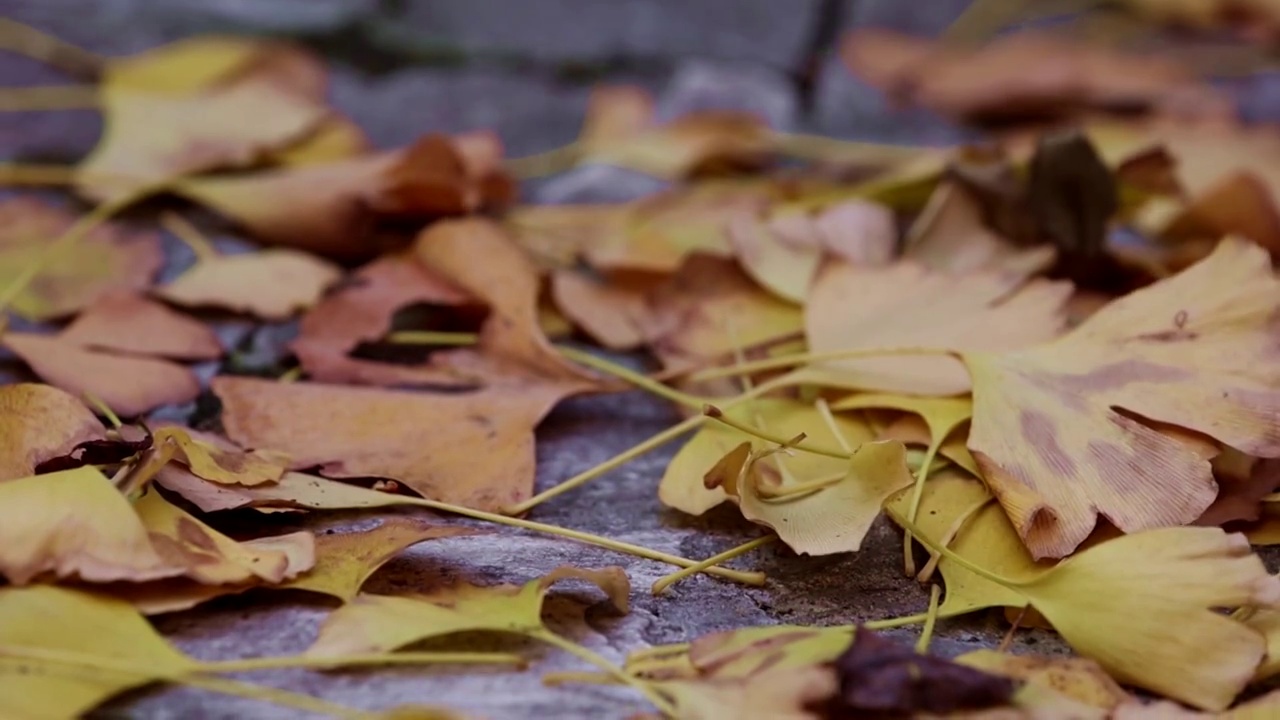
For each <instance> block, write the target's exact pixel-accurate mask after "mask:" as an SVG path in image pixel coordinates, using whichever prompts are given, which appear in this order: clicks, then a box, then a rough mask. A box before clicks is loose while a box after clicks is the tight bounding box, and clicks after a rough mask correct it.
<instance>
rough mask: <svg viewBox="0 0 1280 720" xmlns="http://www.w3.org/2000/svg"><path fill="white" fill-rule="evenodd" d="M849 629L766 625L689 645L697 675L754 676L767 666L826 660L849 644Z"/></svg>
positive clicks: (706, 638)
mask: <svg viewBox="0 0 1280 720" xmlns="http://www.w3.org/2000/svg"><path fill="white" fill-rule="evenodd" d="M851 636H852V633H851V632H850V630H849V628H847V627H845V628H839V627H836V628H820V627H801V626H798V625H766V626H761V627H747V628H739V629H737V630H724V631H721V632H716V633H711V634H709V635H703V636H702V637H699V638H697V639H696V640H694V641H693V642H692V643H690V645H689V653H688V655H689V663H690V665H691V667H693V668H694V669H695V670H696V671H697V672H698V674H699V675H700V676H702V677H712V678H751V677H758V676H759V675H760V674H761V673H763V672H765V671H767V670H769V669H770V668H783V667H787V668H795V667H804V666H806V665H820V664H825V663H830V662H832V661H834V660H835V659H836V658H837V657H839V656H840V655H841V653H843V652H844V651H845V649H846V648H848V647H849V639H850V637H851Z"/></svg>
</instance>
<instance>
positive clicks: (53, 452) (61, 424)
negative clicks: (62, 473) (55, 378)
mask: <svg viewBox="0 0 1280 720" xmlns="http://www.w3.org/2000/svg"><path fill="white" fill-rule="evenodd" d="M105 432H106V428H104V427H103V426H102V423H101V422H98V418H96V417H94V415H93V413H92V412H90V411H89V408H87V407H85V406H84V403H82V402H80V401H79V400H77V399H76V397H75V396H74V395H72V394H70V393H68V392H65V391H63V390H59V389H58V388H56V387H53V386H52V385H41V384H39V383H13V384H10V385H0V482H3V481H5V480H12V479H14V478H21V477H27V476H28V475H34V474H35V472H36V467H37V466H38V465H40V464H41V463H43V462H45V461H46V460H52V459H54V458H59V457H64V456H66V455H69V454H71V451H72V450H74V449H75V448H76V446H78V445H79V444H80V443H83V442H87V441H89V440H99V439H101V438H102V437H103V436H104V433H105Z"/></svg>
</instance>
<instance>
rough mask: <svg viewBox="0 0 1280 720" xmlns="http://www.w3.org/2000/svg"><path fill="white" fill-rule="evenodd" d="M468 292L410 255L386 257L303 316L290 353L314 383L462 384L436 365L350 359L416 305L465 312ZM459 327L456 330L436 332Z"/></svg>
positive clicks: (370, 265)
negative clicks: (456, 286) (459, 288)
mask: <svg viewBox="0 0 1280 720" xmlns="http://www.w3.org/2000/svg"><path fill="white" fill-rule="evenodd" d="M470 302H473V301H471V300H470V298H469V297H468V296H467V295H466V293H464V292H462V291H460V290H458V289H456V288H455V287H453V286H452V285H450V284H449V283H447V282H445V281H444V280H442V279H440V277H439V276H438V275H436V274H434V273H430V272H428V271H427V270H426V269H425V268H423V266H422V265H421V264H420V263H417V262H415V261H414V259H413V258H412V256H410V255H408V254H396V255H386V256H383V257H381V258H378V259H377V260H374V261H373V262H371V263H369V264H368V265H365V266H364V267H362V268H360V269H359V270H357V271H356V272H355V273H354V274H353V275H352V276H351V277H350V278H349V279H348V280H347V281H346V282H344V283H343V284H342V285H341V286H339V287H338V288H336V289H335V290H334V291H333V292H331V293H330V294H329V295H328V296H326V297H325V298H324V299H323V300H321V301H320V303H319V304H317V305H316V306H315V307H314V308H312V309H311V311H309V312H308V313H307V314H306V315H304V316H303V318H302V322H301V325H300V327H299V331H298V337H297V339H295V340H294V341H293V342H292V343H290V346H289V349H290V350H292V351H293V353H294V354H295V355H297V356H298V362H299V363H301V364H302V368H303V369H304V370H306V372H307V374H308V375H309V376H310V377H311V378H312V379H314V380H317V381H320V382H334V383H356V384H368V385H412V384H427V383H435V384H458V383H459V382H462V381H461V380H460V379H459V378H458V377H457V376H456V375H454V374H453V373H451V372H449V371H448V370H447V369H444V368H441V367H438V366H436V365H433V364H426V365H402V364H399V363H395V364H393V363H384V362H374V361H371V360H364V359H360V358H354V357H351V351H353V350H355V349H356V347H357V346H359V345H360V344H361V343H364V342H372V341H375V340H380V339H382V338H383V337H385V336H386V335H387V333H388V332H390V330H391V321H392V318H393V316H394V315H395V313H396V311H397V310H400V309H402V308H405V307H408V306H410V305H414V304H423V303H426V304H430V305H433V306H444V307H450V308H462V306H465V305H467V304H468V303H470ZM431 329H455V328H431Z"/></svg>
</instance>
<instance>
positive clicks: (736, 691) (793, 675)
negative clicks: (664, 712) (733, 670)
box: [657, 638, 847, 720]
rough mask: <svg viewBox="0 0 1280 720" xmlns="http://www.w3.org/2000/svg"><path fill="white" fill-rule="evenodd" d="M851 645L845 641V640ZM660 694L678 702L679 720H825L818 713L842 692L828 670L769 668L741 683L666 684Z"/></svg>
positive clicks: (661, 685)
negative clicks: (826, 701)
mask: <svg viewBox="0 0 1280 720" xmlns="http://www.w3.org/2000/svg"><path fill="white" fill-rule="evenodd" d="M846 644H847V638H846ZM657 685H658V688H659V689H660V690H661V692H663V693H664V694H666V695H669V696H671V698H672V699H673V700H674V701H675V705H676V708H677V709H678V711H679V717H680V718H681V720H821V718H823V717H826V715H825V714H824V713H823V712H822V711H821V710H817V709H812V708H821V706H822V704H823V701H824V700H828V699H830V698H831V697H833V696H834V695H835V693H836V690H837V688H838V685H839V683H838V681H837V679H836V673H835V671H834V670H832V669H831V668H830V667H825V666H821V665H806V666H801V667H781V668H769V669H768V670H764V671H762V672H760V673H757V674H755V675H753V676H751V677H750V678H749V679H740V678H727V679H720V678H707V679H699V680H668V681H665V682H660V683H657Z"/></svg>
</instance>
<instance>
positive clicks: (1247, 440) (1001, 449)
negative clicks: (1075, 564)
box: [964, 239, 1280, 558]
mask: <svg viewBox="0 0 1280 720" xmlns="http://www.w3.org/2000/svg"><path fill="white" fill-rule="evenodd" d="M1278 314H1280V281H1278V280H1277V279H1276V277H1275V276H1274V274H1273V273H1272V270H1271V260H1270V258H1269V257H1268V255H1267V253H1266V252H1265V251H1264V250H1262V249H1261V248H1259V247H1257V246H1256V245H1253V244H1251V243H1247V242H1245V241H1242V240H1237V239H1226V240H1223V241H1222V242H1221V243H1220V244H1219V245H1218V247H1217V249H1216V250H1215V251H1214V252H1213V254H1212V255H1210V256H1209V257H1208V258H1206V259H1204V260H1202V261H1201V262H1199V263H1197V264H1196V265H1194V266H1192V267H1191V268H1189V269H1187V270H1185V271H1184V272H1182V273H1180V274H1178V275H1176V276H1174V277H1172V278H1169V279H1166V280H1162V281H1160V282H1158V283H1156V284H1154V285H1151V286H1149V287H1147V288H1144V289H1142V290H1139V291H1137V292H1134V293H1132V294H1130V295H1127V296H1125V297H1123V298H1121V299H1119V300H1117V301H1115V302H1113V303H1111V304H1110V305H1108V306H1107V307H1105V308H1103V309H1102V310H1099V311H1098V312H1097V313H1096V314H1094V315H1093V316H1091V317H1090V318H1089V319H1088V320H1086V321H1084V323H1082V324H1081V325H1079V326H1078V327H1076V328H1075V329H1074V330H1072V331H1071V332H1070V333H1069V334H1068V335H1065V336H1063V337H1062V338H1060V339H1058V340H1056V341H1054V342H1050V343H1045V344H1043V345H1039V346H1035V347H1031V348H1026V349H1024V350H1018V351H1011V352H1000V353H997V352H976V351H975V352H967V353H965V355H964V360H965V364H966V365H967V367H968V369H969V372H970V374H971V375H972V377H973V384H974V393H973V397H974V415H973V421H972V423H971V429H970V432H969V449H970V450H971V451H972V452H973V455H974V458H975V459H977V461H978V463H979V465H980V466H981V468H982V471H983V476H984V477H985V479H986V481H987V483H988V485H989V486H990V487H991V490H992V492H993V493H994V494H995V496H996V498H997V499H998V500H999V501H1000V503H1001V504H1002V505H1003V506H1004V509H1005V511H1006V512H1007V513H1008V514H1009V517H1010V519H1011V520H1012V521H1013V524H1014V527H1016V528H1017V530H1018V534H1019V535H1020V536H1021V537H1022V539H1023V541H1024V542H1025V543H1026V545H1027V547H1028V548H1029V549H1030V550H1031V553H1032V555H1034V556H1036V557H1040V558H1044V557H1062V556H1064V555H1066V554H1068V553H1070V552H1071V551H1072V550H1074V549H1075V548H1076V547H1077V546H1078V545H1079V544H1080V543H1081V542H1082V541H1083V540H1084V539H1085V538H1086V537H1087V536H1088V535H1089V533H1090V532H1091V531H1092V530H1093V528H1094V524H1095V522H1096V520H1097V516H1098V515H1103V516H1104V517H1106V518H1107V519H1108V520H1109V521H1111V523H1112V524H1114V525H1116V526H1117V527H1119V528H1120V529H1121V530H1124V531H1125V532H1137V531H1139V530H1143V529H1146V528H1153V527H1162V526H1170V525H1181V524H1185V523H1189V522H1191V521H1193V520H1195V519H1196V518H1197V517H1199V516H1200V514H1201V513H1203V512H1204V510H1205V508H1207V507H1208V506H1209V505H1210V503H1212V502H1213V500H1214V498H1215V497H1216V495H1217V484H1216V483H1215V482H1214V479H1213V474H1212V470H1211V467H1210V462H1209V458H1210V457H1212V455H1214V454H1216V452H1217V451H1216V447H1215V446H1213V445H1212V444H1211V443H1210V444H1206V443H1205V442H1204V440H1203V438H1201V437H1197V436H1195V434H1197V433H1203V434H1204V435H1207V436H1209V437H1210V438H1213V439H1214V440H1218V441H1220V442H1222V443H1224V444H1226V445H1229V446H1231V447H1233V448H1236V449H1238V450H1240V451H1242V452H1244V453H1246V454H1248V455H1253V456H1258V457H1275V456H1277V455H1280V435H1277V434H1276V433H1275V432H1274V427H1275V422H1276V417H1277V415H1280V392H1278V391H1276V390H1275V388H1276V387H1277V382H1280V370H1278V369H1277V368H1280V366H1278V365H1277V364H1276V363H1274V362H1272V357H1273V356H1274V354H1275V341H1274V334H1275V318H1276V317H1277V316H1278ZM1153 423H1160V424H1164V425H1165V426H1159V427H1153ZM1180 429H1186V430H1189V431H1191V433H1180V432H1179V431H1180Z"/></svg>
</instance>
